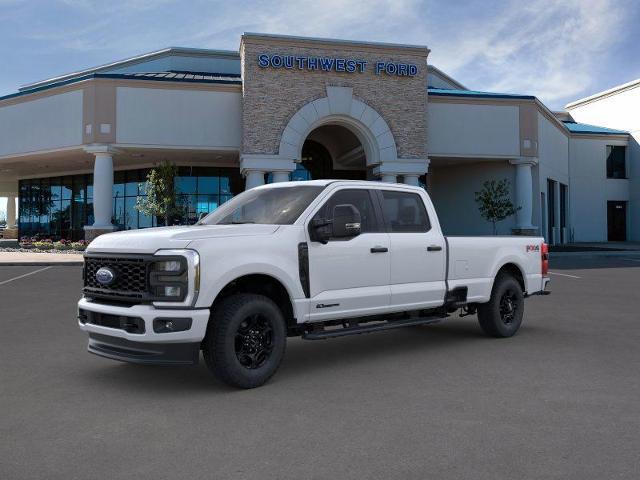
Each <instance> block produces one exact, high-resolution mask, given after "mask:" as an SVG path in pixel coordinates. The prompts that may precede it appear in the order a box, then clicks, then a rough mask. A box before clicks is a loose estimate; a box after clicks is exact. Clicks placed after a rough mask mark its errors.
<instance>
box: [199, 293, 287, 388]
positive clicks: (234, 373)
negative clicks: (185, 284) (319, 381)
mask: <svg viewBox="0 0 640 480" xmlns="http://www.w3.org/2000/svg"><path fill="white" fill-rule="evenodd" d="M252 312H255V313H261V314H262V315H265V316H268V317H269V318H270V319H271V322H272V328H273V334H274V346H273V351H272V353H271V355H270V356H269V358H268V359H267V361H266V363H265V364H264V365H262V366H261V367H259V368H257V369H254V370H251V369H248V368H245V367H243V366H242V365H241V364H240V362H239V361H238V358H237V356H236V353H235V343H234V339H235V334H236V331H237V328H238V325H239V323H240V322H241V321H242V320H243V319H245V318H246V317H247V316H248V315H250V314H251V313H252ZM286 339H287V327H286V322H285V319H284V317H283V315H282V311H281V310H280V308H278V306H277V305H276V304H275V303H274V302H273V300H271V299H270V298H268V297H265V296H263V295H258V294H252V293H239V294H235V295H232V296H230V297H229V298H226V299H224V300H223V301H222V302H220V304H219V305H216V307H215V308H214V309H213V311H212V315H211V319H210V320H209V325H208V327H207V335H206V337H205V339H204V341H203V357H204V360H205V363H206V364H207V367H209V369H210V370H211V371H212V373H213V374H214V375H215V376H216V377H217V378H218V379H220V380H222V381H223V382H224V383H227V384H228V385H232V386H234V387H238V388H255V387H259V386H261V385H263V384H264V383H265V382H267V381H268V380H269V379H270V378H271V377H272V376H273V375H274V374H275V372H276V370H277V369H278V367H279V366H280V363H281V362H282V359H283V357H284V353H285V350H286Z"/></svg>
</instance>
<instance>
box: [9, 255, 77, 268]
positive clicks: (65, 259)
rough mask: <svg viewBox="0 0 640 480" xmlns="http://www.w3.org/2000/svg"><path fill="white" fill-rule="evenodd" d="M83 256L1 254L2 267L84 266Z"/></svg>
mask: <svg viewBox="0 0 640 480" xmlns="http://www.w3.org/2000/svg"><path fill="white" fill-rule="evenodd" d="M82 264H83V260H82V255H79V254H71V253H35V252H28V253H25V252H0V267H2V266H39V265H82Z"/></svg>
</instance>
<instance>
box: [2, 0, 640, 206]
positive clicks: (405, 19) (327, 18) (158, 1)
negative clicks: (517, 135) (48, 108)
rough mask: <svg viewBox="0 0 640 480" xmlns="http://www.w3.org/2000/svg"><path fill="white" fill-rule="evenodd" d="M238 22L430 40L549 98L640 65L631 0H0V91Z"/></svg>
mask: <svg viewBox="0 0 640 480" xmlns="http://www.w3.org/2000/svg"><path fill="white" fill-rule="evenodd" d="M245 31H250V32H267V33H281V34H291V35H308V36H321V37H334V38H345V39H354V40H371V41H384V42H395V43H412V44H423V45H427V46H428V47H429V48H431V54H430V56H429V62H430V63H432V64H433V65H436V66H437V67H439V68H440V69H442V70H444V71H445V72H447V73H449V74H450V75H452V76H453V77H454V78H456V79H457V80H459V81H460V82H462V83H463V84H464V85H465V86H467V87H468V88H472V89H477V90H488V91H499V92H515V93H525V94H534V95H536V96H538V97H539V98H540V99H541V100H542V101H543V103H545V104H546V105H547V106H548V107H550V108H552V109H559V108H561V107H562V106H563V105H565V104H566V103H567V102H569V101H571V100H575V99H578V98H581V97H583V96H586V95H589V94H592V93H595V92H598V91H600V90H604V89H607V88H610V87H612V86H614V85H618V84H621V83H625V82H628V81H630V80H633V79H636V78H639V77H640V61H639V56H638V45H640V2H638V1H634V0H563V1H552V0H528V1H515V0H502V1H494V2H490V1H482V2H481V1H468V0H467V1H454V0H449V1H447V2H443V1H418V0H342V1H340V0H311V1H309V0H254V1H245V0H235V1H232V2H219V1H213V0H193V1H190V0H155V1H152V0H128V1H124V0H0V95H3V94H7V93H12V92H14V91H15V90H16V89H17V87H18V86H19V85H22V84H25V83H30V82H33V81H36V80H41V79H45V78H49V77H53V76H56V75H59V74H63V73H68V72H71V71H74V70H78V69H82V68H87V67H92V66H96V65H100V64H103V63H106V62H110V61H113V60H117V59H122V58H127V57H130V56H133V55H136V54H139V53H143V52H148V51H153V50H158V49H160V48H163V47H167V46H185V47H201V48H220V49H230V50H237V48H238V44H239V38H240V35H241V34H242V32H245ZM3 204H4V202H3V201H0V210H1V209H2V208H3V207H4V205H3Z"/></svg>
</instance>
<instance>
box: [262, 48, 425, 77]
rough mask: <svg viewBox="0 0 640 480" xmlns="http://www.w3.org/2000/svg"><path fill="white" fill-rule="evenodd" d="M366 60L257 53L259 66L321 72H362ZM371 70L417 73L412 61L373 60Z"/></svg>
mask: <svg viewBox="0 0 640 480" xmlns="http://www.w3.org/2000/svg"><path fill="white" fill-rule="evenodd" d="M367 64H368V62H367V61H366V60H359V59H352V58H348V59H347V58H335V57H305V56H297V55H279V54H273V55H270V54H266V53H261V54H260V55H258V66H259V67H260V68H274V69H280V68H284V69H288V70H294V69H296V70H307V71H322V72H344V73H364V72H366V71H367ZM373 72H374V73H375V74H376V75H383V74H384V75H387V76H391V77H414V76H416V75H417V74H418V66H417V65H415V64H413V63H396V62H382V61H380V62H375V64H374V68H373Z"/></svg>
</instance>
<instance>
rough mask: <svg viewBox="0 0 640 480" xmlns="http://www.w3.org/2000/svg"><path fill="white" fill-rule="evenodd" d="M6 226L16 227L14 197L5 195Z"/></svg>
mask: <svg viewBox="0 0 640 480" xmlns="http://www.w3.org/2000/svg"><path fill="white" fill-rule="evenodd" d="M7 228H16V197H15V196H13V195H10V196H8V197H7Z"/></svg>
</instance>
